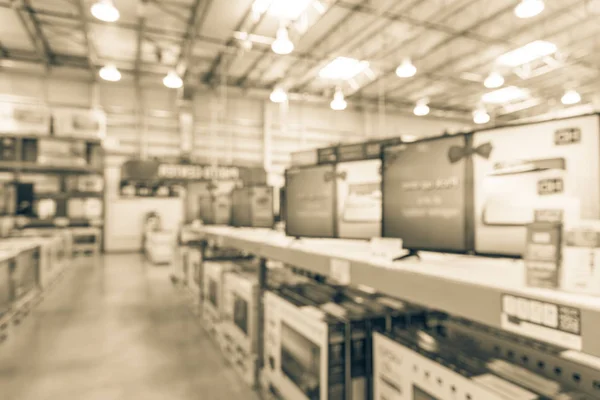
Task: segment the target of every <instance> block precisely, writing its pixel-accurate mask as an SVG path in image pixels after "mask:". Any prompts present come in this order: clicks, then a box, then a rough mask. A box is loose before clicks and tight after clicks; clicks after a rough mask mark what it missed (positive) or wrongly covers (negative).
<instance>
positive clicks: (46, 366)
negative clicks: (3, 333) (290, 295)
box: [0, 255, 257, 400]
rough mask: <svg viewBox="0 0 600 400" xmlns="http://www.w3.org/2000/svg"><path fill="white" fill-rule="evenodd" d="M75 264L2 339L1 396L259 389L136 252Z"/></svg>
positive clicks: (206, 396) (193, 395)
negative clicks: (8, 337)
mask: <svg viewBox="0 0 600 400" xmlns="http://www.w3.org/2000/svg"><path fill="white" fill-rule="evenodd" d="M90 264H91V263H90V262H87V263H85V265H83V264H82V265H77V266H76V267H74V269H72V270H70V271H68V272H67V273H66V276H65V277H64V278H63V280H62V281H61V282H60V283H59V284H58V286H56V287H55V288H54V289H53V291H52V292H51V293H50V295H49V296H48V298H47V299H46V300H45V301H44V302H42V303H41V304H40V305H39V306H38V307H37V308H36V310H35V311H34V312H33V314H32V315H31V316H29V317H28V318H27V320H26V322H24V324H23V326H21V327H19V328H18V330H17V332H18V334H19V336H18V337H15V336H13V338H12V340H11V342H9V343H5V344H4V345H0V398H2V400H50V399H52V400H55V399H61V400H71V399H73V400H83V399H85V400H121V399H123V400H131V399H144V400H153V399H157V400H165V399H169V400H180V399H181V400H192V399H194V400H195V399H202V400H213V399H214V400H227V399H248V400H254V399H256V398H257V397H256V395H255V394H254V393H253V392H252V391H251V390H250V389H248V388H247V386H245V385H244V383H242V382H240V380H239V379H238V378H237V376H236V374H235V372H234V371H233V370H231V369H230V368H229V367H227V366H226V364H225V362H224V359H223V358H222V356H221V355H220V353H219V352H218V350H217V349H216V347H215V344H214V343H213V342H212V341H211V339H210V338H209V337H208V336H207V335H206V334H205V333H204V331H203V329H202V327H201V325H200V323H199V322H198V321H197V320H194V319H195V318H197V317H194V316H193V315H192V314H191V312H190V311H189V307H187V304H186V302H187V300H186V299H184V297H183V295H182V294H181V293H178V292H177V291H176V290H175V289H174V288H173V287H172V286H171V283H170V281H169V279H168V268H166V267H154V266H151V265H148V264H145V263H144V262H143V259H142V257H141V256H139V255H111V256H106V257H104V258H103V259H102V260H100V261H98V264H99V265H96V266H93V265H90Z"/></svg>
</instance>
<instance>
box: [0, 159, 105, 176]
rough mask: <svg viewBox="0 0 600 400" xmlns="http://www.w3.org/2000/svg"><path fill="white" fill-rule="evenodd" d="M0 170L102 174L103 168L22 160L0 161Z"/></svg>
mask: <svg viewBox="0 0 600 400" xmlns="http://www.w3.org/2000/svg"><path fill="white" fill-rule="evenodd" d="M0 171H8V172H35V173H53V174H54V173H61V174H103V173H104V170H103V169H102V168H99V167H91V166H84V165H82V166H66V165H65V166H59V165H44V164H38V163H33V162H22V161H0Z"/></svg>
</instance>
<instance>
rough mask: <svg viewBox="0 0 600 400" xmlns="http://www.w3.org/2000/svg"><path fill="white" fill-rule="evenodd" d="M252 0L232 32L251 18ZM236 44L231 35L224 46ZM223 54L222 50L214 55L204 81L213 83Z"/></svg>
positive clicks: (240, 28) (255, 25) (256, 24)
mask: <svg viewBox="0 0 600 400" xmlns="http://www.w3.org/2000/svg"><path fill="white" fill-rule="evenodd" d="M253 3H254V2H250V6H249V7H248V9H247V10H246V12H245V13H244V16H243V17H242V18H241V19H240V20H239V21H238V23H237V25H236V27H235V29H234V32H237V31H240V30H242V28H243V27H244V26H245V25H246V23H247V22H248V21H250V20H251V18H252V14H253V12H252V6H253ZM264 15H265V14H263V15H261V17H260V19H259V20H258V21H256V22H255V23H254V24H253V26H252V27H251V29H250V30H249V33H251V32H252V31H254V29H256V27H257V26H258V24H260V22H261V21H262V19H263V18H264ZM235 44H236V39H235V38H234V37H233V36H231V37H230V38H229V40H228V41H227V43H226V46H228V47H229V46H234V45H235ZM224 56H225V54H224V52H219V54H217V56H216V57H215V59H214V61H213V63H212V65H211V66H210V69H209V71H208V73H207V74H206V75H205V77H204V82H207V83H208V82H210V83H213V81H214V77H215V75H216V73H217V71H218V70H219V68H220V66H221V63H222V62H223V57H224Z"/></svg>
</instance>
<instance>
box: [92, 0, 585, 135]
mask: <svg viewBox="0 0 600 400" xmlns="http://www.w3.org/2000/svg"><path fill="white" fill-rule="evenodd" d="M272 4H273V3H272V0H256V1H255V3H254V6H255V7H254V12H255V13H258V15H261V14H263V13H265V12H266V11H267V10H268V8H269V6H270V5H272ZM544 8H545V4H544V1H543V0H522V1H521V2H520V3H519V4H518V5H517V6H516V7H515V9H514V12H515V15H516V16H517V17H519V18H532V17H534V16H536V15H538V14H540V13H541V12H542V11H543V10H544ZM91 13H92V15H93V16H94V17H96V18H98V19H99V20H102V21H106V22H115V21H117V20H118V19H119V18H120V13H119V10H118V9H117V8H116V7H115V5H114V3H113V1H112V0H98V1H97V2H96V3H94V4H93V5H92V7H91ZM271 49H272V50H273V52H274V53H276V54H281V55H287V54H290V53H291V52H292V51H293V50H294V43H293V42H292V41H291V40H290V38H289V33H288V30H287V28H286V27H285V25H284V23H283V22H282V24H281V26H280V28H279V29H278V30H277V34H276V38H275V40H274V41H273V43H272V44H271ZM554 51H555V49H554ZM334 61H337V60H334ZM355 68H359V69H361V70H364V69H366V68H368V63H367V62H365V61H362V62H360V63H359V65H357V66H355ZM338 69H344V68H338ZM346 69H347V68H346ZM322 72H325V70H323V71H322ZM416 73H417V67H416V66H415V65H414V64H413V63H412V61H411V59H410V58H408V57H407V58H405V59H404V60H403V61H402V63H401V64H400V65H399V66H398V68H396V75H397V76H398V77H400V78H411V77H413V76H415V75H416ZM99 75H100V77H101V78H102V79H104V80H107V81H111V82H117V81H119V80H120V79H121V73H120V72H119V70H118V69H117V67H116V66H115V65H114V64H107V65H105V66H104V67H103V68H101V69H100V73H99ZM322 75H326V74H322ZM323 77H325V76H323ZM163 84H164V85H165V86H166V87H168V88H173V89H177V88H180V87H182V86H183V80H182V79H181V77H180V76H179V75H178V74H177V72H176V71H174V70H172V71H170V72H169V73H168V74H167V75H166V76H165V77H164V78H163ZM484 85H485V87H487V88H490V89H491V88H499V87H501V86H502V85H504V77H503V76H502V75H501V74H500V73H498V72H495V71H494V72H492V73H490V75H489V76H488V77H487V78H486V79H485V81H484ZM270 99H271V101H273V102H275V103H283V102H286V101H287V93H286V92H285V91H284V90H283V89H282V88H280V87H276V88H275V89H274V90H273V92H272V93H271V96H270ZM561 100H562V102H563V104H567V105H570V104H576V103H578V102H580V101H581V96H580V95H579V93H577V92H576V91H574V90H568V91H567V92H565V94H564V95H563V97H562V99H561ZM428 103H429V100H428V99H422V100H419V101H418V102H417V104H416V106H415V108H414V110H413V112H414V114H415V115H417V116H425V115H427V114H429V111H430V108H429V106H428ZM330 106H331V108H332V109H333V110H336V111H341V110H345V109H346V107H347V102H346V100H345V98H344V93H343V92H342V90H341V88H339V87H338V88H336V90H335V93H334V95H333V100H332V101H331V103H330ZM473 120H474V122H475V123H479V124H484V123H487V122H489V120H490V116H489V114H488V113H487V111H486V109H485V107H483V106H479V107H478V108H477V109H476V110H475V111H474V112H473Z"/></svg>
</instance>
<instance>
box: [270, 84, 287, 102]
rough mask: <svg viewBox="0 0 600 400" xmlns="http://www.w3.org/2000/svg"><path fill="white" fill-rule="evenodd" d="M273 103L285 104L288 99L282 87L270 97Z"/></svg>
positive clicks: (276, 89) (275, 90)
mask: <svg viewBox="0 0 600 400" xmlns="http://www.w3.org/2000/svg"><path fill="white" fill-rule="evenodd" d="M269 98H270V99H271V101H272V102H273V103H285V102H286V101H287V99H288V96H287V93H286V92H285V90H283V89H282V88H280V87H276V88H275V89H273V91H272V92H271V96H269Z"/></svg>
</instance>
